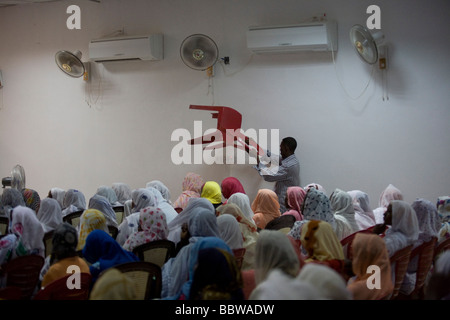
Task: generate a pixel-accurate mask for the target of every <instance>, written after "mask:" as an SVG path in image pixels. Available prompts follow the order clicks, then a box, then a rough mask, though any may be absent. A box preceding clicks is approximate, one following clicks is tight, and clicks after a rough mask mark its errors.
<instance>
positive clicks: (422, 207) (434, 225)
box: [411, 199, 441, 246]
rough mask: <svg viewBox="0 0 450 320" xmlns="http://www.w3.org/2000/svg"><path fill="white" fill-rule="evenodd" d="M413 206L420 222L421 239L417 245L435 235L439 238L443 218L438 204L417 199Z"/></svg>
mask: <svg viewBox="0 0 450 320" xmlns="http://www.w3.org/2000/svg"><path fill="white" fill-rule="evenodd" d="M411 207H412V208H413V209H414V211H415V212H416V215H417V221H418V223H419V239H418V241H417V243H416V246H419V245H421V244H422V243H424V242H428V241H430V240H431V238H433V237H436V238H437V237H438V232H439V229H440V228H441V220H440V218H439V214H438V212H437V208H436V206H435V205H434V204H433V203H431V201H428V200H426V199H416V200H415V201H414V202H413V204H412V205H411Z"/></svg>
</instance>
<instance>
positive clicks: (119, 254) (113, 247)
mask: <svg viewBox="0 0 450 320" xmlns="http://www.w3.org/2000/svg"><path fill="white" fill-rule="evenodd" d="M83 257H84V258H85V259H86V260H87V261H88V262H90V263H91V266H90V267H89V271H90V272H91V275H92V281H93V282H94V281H95V280H97V277H98V275H99V274H100V273H101V272H102V271H103V270H106V269H108V268H110V267H114V266H116V265H119V264H121V263H127V262H134V261H139V258H138V257H137V256H136V255H135V254H133V253H132V252H129V251H126V250H124V249H123V248H122V247H121V246H120V244H119V243H118V242H117V241H116V240H114V238H113V237H111V236H110V235H109V234H108V233H106V232H105V231H103V230H99V229H96V230H93V231H92V232H91V233H89V235H88V236H87V238H86V244H85V245H84V248H83Z"/></svg>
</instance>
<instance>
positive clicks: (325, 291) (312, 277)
mask: <svg viewBox="0 0 450 320" xmlns="http://www.w3.org/2000/svg"><path fill="white" fill-rule="evenodd" d="M297 280H299V281H304V282H307V283H309V284H311V285H312V286H314V288H315V289H316V290H317V291H318V292H319V295H320V296H321V299H325V300H352V298H353V297H352V294H351V293H350V291H349V290H348V289H347V284H346V283H345V281H344V278H342V276H341V275H340V274H338V273H337V272H336V271H335V270H333V269H332V268H330V267H328V266H325V265H321V264H318V263H314V262H310V263H307V264H305V265H304V266H303V267H302V269H301V270H300V273H299V275H298V276H297Z"/></svg>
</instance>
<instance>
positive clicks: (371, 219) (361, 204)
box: [347, 190, 376, 230]
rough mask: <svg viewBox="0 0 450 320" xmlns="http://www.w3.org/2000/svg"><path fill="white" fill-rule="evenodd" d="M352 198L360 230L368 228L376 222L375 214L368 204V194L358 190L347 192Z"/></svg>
mask: <svg viewBox="0 0 450 320" xmlns="http://www.w3.org/2000/svg"><path fill="white" fill-rule="evenodd" d="M347 193H348V194H349V195H350V196H351V197H352V199H353V209H354V210H355V220H356V223H357V224H358V226H359V228H360V229H361V230H364V229H367V228H370V227H372V226H374V225H375V224H376V222H375V215H374V214H373V211H372V209H371V208H370V204H369V195H368V194H367V193H365V192H363V191H360V190H352V191H348V192H347Z"/></svg>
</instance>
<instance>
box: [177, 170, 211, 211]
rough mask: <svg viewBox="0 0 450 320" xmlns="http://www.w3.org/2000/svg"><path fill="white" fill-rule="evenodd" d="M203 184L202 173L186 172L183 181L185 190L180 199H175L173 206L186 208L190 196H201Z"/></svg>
mask: <svg viewBox="0 0 450 320" xmlns="http://www.w3.org/2000/svg"><path fill="white" fill-rule="evenodd" d="M203 184H204V181H203V179H202V177H201V176H200V175H198V174H196V173H193V172H189V173H188V174H186V176H185V177H184V180H183V183H182V190H183V192H182V193H181V194H180V196H179V197H178V199H177V200H175V202H174V203H173V207H174V208H180V209H184V208H186V206H187V204H188V202H189V199H190V198H200V193H201V191H202V186H203Z"/></svg>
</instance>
